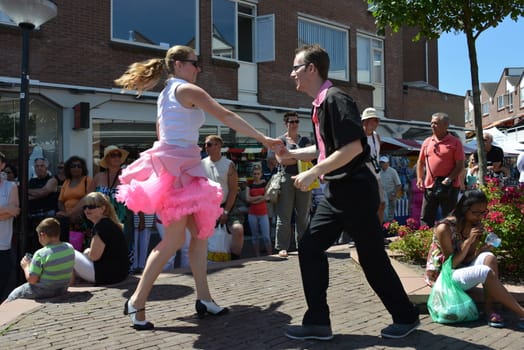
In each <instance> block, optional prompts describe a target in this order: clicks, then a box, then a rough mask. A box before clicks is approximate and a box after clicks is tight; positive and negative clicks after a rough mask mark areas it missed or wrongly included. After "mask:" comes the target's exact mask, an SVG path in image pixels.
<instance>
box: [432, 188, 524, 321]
mask: <svg viewBox="0 0 524 350" xmlns="http://www.w3.org/2000/svg"><path fill="white" fill-rule="evenodd" d="M487 205H488V200H487V198H486V195H485V194H484V193H483V192H481V191H479V190H468V191H466V192H464V195H463V196H462V197H461V198H460V200H459V201H458V203H457V205H456V206H455V210H454V211H453V213H452V216H448V217H447V218H445V219H443V220H442V221H440V222H439V223H438V224H437V226H435V228H434V231H433V232H434V233H433V244H432V245H431V249H430V252H429V255H428V262H427V265H426V281H427V282H428V283H429V284H431V283H432V282H434V281H435V280H436V276H437V275H438V271H439V269H440V265H441V264H442V262H443V261H445V260H446V259H447V258H448V257H449V256H450V255H452V254H453V262H452V265H453V269H454V270H453V275H452V276H453V280H454V281H455V282H456V283H458V284H459V285H460V286H461V287H462V289H463V290H468V289H470V288H473V287H475V286H476V285H477V284H479V283H482V284H483V286H484V291H485V311H486V315H488V320H487V321H488V325H489V326H491V327H504V320H503V319H502V317H501V316H500V315H498V314H497V313H495V312H494V311H493V302H494V301H498V302H500V303H501V304H502V305H504V306H505V307H507V308H508V309H510V310H511V311H513V312H515V313H516V314H517V315H518V317H519V318H520V320H519V322H518V326H519V327H520V328H524V308H523V307H522V306H520V304H519V303H518V302H517V301H516V300H515V298H513V296H512V295H511V294H510V293H509V292H508V291H507V290H506V288H505V287H504V285H503V284H502V283H501V282H500V280H499V278H498V265H497V257H496V256H495V255H494V254H493V253H492V252H491V251H490V250H491V248H492V247H491V246H489V245H487V244H481V243H480V242H481V241H483V238H484V236H485V231H484V229H483V227H482V218H483V217H484V216H485V215H486V213H487Z"/></svg>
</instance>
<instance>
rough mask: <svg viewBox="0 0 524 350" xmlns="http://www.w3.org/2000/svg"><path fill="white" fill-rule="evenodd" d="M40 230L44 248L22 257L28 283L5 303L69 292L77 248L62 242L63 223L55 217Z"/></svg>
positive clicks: (41, 225) (43, 224) (13, 293)
mask: <svg viewBox="0 0 524 350" xmlns="http://www.w3.org/2000/svg"><path fill="white" fill-rule="evenodd" d="M36 232H37V235H38V241H39V242H40V244H41V245H42V246H43V248H41V249H39V250H37V251H36V252H35V255H34V256H33V257H32V258H30V257H28V256H27V255H26V256H24V257H23V258H22V260H21V261H20V266H21V267H22V269H23V270H24V274H25V278H26V280H27V282H26V283H24V284H22V285H21V286H18V287H17V288H15V289H14V290H13V291H12V292H11V293H10V294H9V296H8V297H7V299H6V301H5V302H9V301H12V300H15V299H18V298H25V299H40V298H51V297H55V296H57V295H62V294H65V293H66V292H67V287H68V286H69V282H70V281H71V277H72V275H73V266H74V263H75V251H74V249H73V247H72V246H71V244H69V243H64V242H62V241H60V223H59V222H58V220H56V219H54V218H47V219H44V220H42V221H41V222H40V224H39V225H38V226H37V227H36ZM49 271H52V273H50V272H49Z"/></svg>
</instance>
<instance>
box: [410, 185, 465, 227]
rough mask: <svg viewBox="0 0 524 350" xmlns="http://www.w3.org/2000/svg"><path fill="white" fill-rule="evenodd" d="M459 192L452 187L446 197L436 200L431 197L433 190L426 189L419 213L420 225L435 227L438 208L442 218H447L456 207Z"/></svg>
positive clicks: (436, 198) (456, 188)
mask: <svg viewBox="0 0 524 350" xmlns="http://www.w3.org/2000/svg"><path fill="white" fill-rule="evenodd" d="M459 191H460V189H459V188H458V187H453V188H452V189H451V191H450V194H449V196H448V197H446V198H438V197H435V196H434V195H433V189H431V188H426V190H425V191H424V199H423V200H422V208H421V211H420V225H421V226H423V225H427V226H429V227H433V226H435V220H436V218H437V212H438V208H439V207H440V209H441V213H442V218H445V217H446V216H448V215H449V214H450V213H451V212H452V211H453V209H455V206H456V205H457V199H458V194H459Z"/></svg>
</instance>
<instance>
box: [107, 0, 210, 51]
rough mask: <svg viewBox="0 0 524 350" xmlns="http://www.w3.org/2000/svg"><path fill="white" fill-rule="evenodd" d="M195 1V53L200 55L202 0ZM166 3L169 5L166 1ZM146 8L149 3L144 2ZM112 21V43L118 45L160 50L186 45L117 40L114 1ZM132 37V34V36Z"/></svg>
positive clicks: (174, 6) (174, 5) (174, 4)
mask: <svg viewBox="0 0 524 350" xmlns="http://www.w3.org/2000/svg"><path fill="white" fill-rule="evenodd" d="M194 1H195V38H194V42H195V47H194V49H195V51H196V53H197V55H198V53H199V52H200V47H199V43H200V34H199V33H200V32H199V27H200V26H199V24H200V13H199V9H200V6H199V3H200V0H194ZM166 3H168V2H167V1H166ZM172 4H173V8H174V10H175V11H176V3H175V2H174V1H173V2H172ZM144 6H147V2H144ZM110 21H111V29H110V37H111V41H113V42H118V43H125V44H129V45H134V46H141V47H150V48H155V49H158V48H161V49H166V50H167V49H169V48H170V47H171V46H174V45H178V44H184V43H177V42H161V43H159V44H158V45H153V44H148V43H142V42H138V41H133V40H131V39H127V40H126V39H122V38H116V37H114V36H113V29H114V28H113V0H111V14H110ZM130 35H131V34H130Z"/></svg>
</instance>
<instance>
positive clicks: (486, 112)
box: [481, 102, 489, 116]
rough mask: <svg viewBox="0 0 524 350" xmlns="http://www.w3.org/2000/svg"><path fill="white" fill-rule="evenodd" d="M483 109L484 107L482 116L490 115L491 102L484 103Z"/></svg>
mask: <svg viewBox="0 0 524 350" xmlns="http://www.w3.org/2000/svg"><path fill="white" fill-rule="evenodd" d="M481 107H482V116H487V115H489V102H484V103H483V104H482V106H481Z"/></svg>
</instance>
